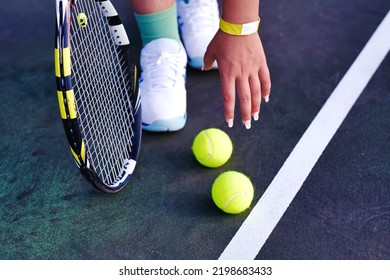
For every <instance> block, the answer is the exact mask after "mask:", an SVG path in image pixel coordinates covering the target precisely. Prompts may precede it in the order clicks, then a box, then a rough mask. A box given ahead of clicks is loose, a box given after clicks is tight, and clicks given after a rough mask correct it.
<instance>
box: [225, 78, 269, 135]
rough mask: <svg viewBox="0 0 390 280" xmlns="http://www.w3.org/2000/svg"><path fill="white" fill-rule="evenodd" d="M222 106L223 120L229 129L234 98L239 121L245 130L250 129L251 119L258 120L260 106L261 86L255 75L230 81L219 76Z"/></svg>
mask: <svg viewBox="0 0 390 280" xmlns="http://www.w3.org/2000/svg"><path fill="white" fill-rule="evenodd" d="M221 84H222V96H223V105H224V110H225V120H226V122H227V123H228V126H229V127H232V126H233V120H234V107H235V96H236V89H237V96H238V101H239V105H240V112H241V121H242V123H243V124H244V126H245V127H246V128H247V129H250V128H251V117H253V119H254V120H255V121H257V120H258V119H259V113H260V105H261V98H262V94H261V86H260V79H259V77H258V76H257V75H255V76H251V77H249V78H244V77H239V78H237V79H234V78H233V79H232V78H228V77H224V76H221Z"/></svg>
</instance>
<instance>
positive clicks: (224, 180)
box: [211, 171, 254, 214]
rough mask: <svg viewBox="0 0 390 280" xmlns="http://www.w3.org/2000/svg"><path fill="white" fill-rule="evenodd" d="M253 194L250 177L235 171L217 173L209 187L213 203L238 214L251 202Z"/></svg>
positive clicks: (230, 212)
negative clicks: (210, 187)
mask: <svg viewBox="0 0 390 280" xmlns="http://www.w3.org/2000/svg"><path fill="white" fill-rule="evenodd" d="M253 194H254V191H253V185H252V183H251V181H250V179H249V178H248V177H247V176H245V175H244V174H242V173H240V172H236V171H227V172H224V173H222V174H221V175H219V176H218V177H217V179H215V181H214V183H213V186H212V189H211V196H212V198H213V201H214V203H215V204H216V205H217V206H218V208H220V209H221V210H222V211H224V212H226V213H229V214H239V213H241V212H243V211H244V210H246V209H247V208H248V207H249V206H250V205H251V203H252V200H253Z"/></svg>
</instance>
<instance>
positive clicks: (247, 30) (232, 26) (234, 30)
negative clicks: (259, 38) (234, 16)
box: [219, 17, 260, 36]
mask: <svg viewBox="0 0 390 280" xmlns="http://www.w3.org/2000/svg"><path fill="white" fill-rule="evenodd" d="M259 25H260V18H258V19H257V20H256V21H252V22H247V23H231V22H228V21H226V20H224V19H223V18H222V17H221V18H220V21H219V29H220V30H221V31H223V32H224V33H226V34H229V35H234V36H243V35H251V34H253V33H257V31H258V30H259Z"/></svg>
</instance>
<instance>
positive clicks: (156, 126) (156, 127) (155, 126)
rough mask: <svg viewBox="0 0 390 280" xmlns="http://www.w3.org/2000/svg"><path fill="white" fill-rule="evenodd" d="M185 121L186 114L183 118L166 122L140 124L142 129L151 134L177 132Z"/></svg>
mask: <svg viewBox="0 0 390 280" xmlns="http://www.w3.org/2000/svg"><path fill="white" fill-rule="evenodd" d="M186 120H187V113H186V114H185V115H184V116H183V117H177V118H173V119H168V120H157V121H154V122H153V123H151V124H146V123H142V129H144V130H146V131H152V132H168V131H178V130H180V129H182V128H183V127H184V125H185V124H186Z"/></svg>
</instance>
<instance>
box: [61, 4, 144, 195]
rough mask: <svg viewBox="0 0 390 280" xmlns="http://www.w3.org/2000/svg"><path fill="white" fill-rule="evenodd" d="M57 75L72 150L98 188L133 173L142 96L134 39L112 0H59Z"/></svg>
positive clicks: (117, 186)
mask: <svg viewBox="0 0 390 280" xmlns="http://www.w3.org/2000/svg"><path fill="white" fill-rule="evenodd" d="M55 31H56V32H55V38H56V40H55V50H54V61H55V74H56V82H57V96H58V104H59V108H60V115H61V118H62V121H63V125H64V129H65V133H66V137H67V140H68V143H69V145H70V150H71V154H72V155H73V158H74V160H75V162H76V164H77V166H78V167H79V169H80V171H81V173H82V175H83V176H84V177H85V178H86V179H87V180H88V181H89V182H90V183H91V184H92V185H93V186H94V187H95V188H96V189H98V190H100V191H103V192H106V193H114V192H118V191H119V190H121V189H123V188H124V187H125V186H126V184H127V183H128V182H129V180H130V179H131V177H132V174H133V172H134V168H135V166H136V163H137V160H138V155H139V149H140V144H141V133H142V127H141V100H140V97H139V92H138V87H137V68H136V65H135V63H134V61H133V59H132V56H131V48H130V41H129V39H128V37H127V34H126V31H125V29H124V26H123V24H122V22H121V20H120V18H119V16H118V13H117V12H116V10H115V8H114V6H113V5H112V3H111V2H110V1H109V0H77V1H75V0H56V29H55Z"/></svg>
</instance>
